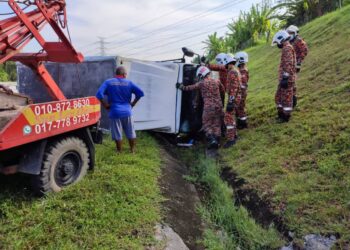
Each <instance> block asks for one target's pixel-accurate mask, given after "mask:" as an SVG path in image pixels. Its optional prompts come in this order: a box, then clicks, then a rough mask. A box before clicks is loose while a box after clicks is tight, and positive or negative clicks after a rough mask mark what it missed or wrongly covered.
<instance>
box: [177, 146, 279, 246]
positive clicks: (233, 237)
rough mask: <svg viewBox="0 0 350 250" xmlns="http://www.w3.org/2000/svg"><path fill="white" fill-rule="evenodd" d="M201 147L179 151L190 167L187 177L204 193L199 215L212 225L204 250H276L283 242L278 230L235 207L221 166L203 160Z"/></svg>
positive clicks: (206, 237) (241, 208)
mask: <svg viewBox="0 0 350 250" xmlns="http://www.w3.org/2000/svg"><path fill="white" fill-rule="evenodd" d="M201 152H202V150H197V149H194V150H187V151H182V153H181V154H180V155H181V158H182V159H183V160H184V161H185V162H186V163H187V165H188V166H191V167H190V171H191V176H190V177H188V178H189V180H192V181H193V182H195V183H197V184H200V189H203V193H205V198H204V199H205V201H204V202H203V207H201V208H200V209H199V210H200V212H201V214H202V217H203V218H204V220H205V221H206V222H207V224H209V225H211V227H209V229H208V230H207V231H206V232H205V235H204V242H203V243H204V245H205V246H206V249H238V248H240V249H251V250H254V249H259V250H262V249H277V248H278V247H280V246H282V245H283V241H282V240H281V239H280V237H279V234H278V233H277V231H276V230H275V229H274V228H273V226H271V228H268V229H264V228H262V227H261V226H260V225H258V224H257V223H256V222H255V221H254V219H252V218H251V217H250V215H249V213H248V212H247V210H246V209H245V208H244V207H235V206H234V205H233V203H234V199H235V197H234V194H233V191H232V189H231V188H229V187H228V186H227V185H226V184H225V183H224V182H223V181H222V180H221V178H220V167H219V166H218V165H217V164H216V163H215V162H214V161H213V160H210V159H203V157H202V156H201Z"/></svg>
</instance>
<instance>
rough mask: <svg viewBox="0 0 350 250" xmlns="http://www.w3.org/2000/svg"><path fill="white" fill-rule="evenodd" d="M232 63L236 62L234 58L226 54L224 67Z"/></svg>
mask: <svg viewBox="0 0 350 250" xmlns="http://www.w3.org/2000/svg"><path fill="white" fill-rule="evenodd" d="M232 62H234V63H235V62H237V60H236V58H235V56H234V55H233V54H227V55H226V58H225V65H227V64H229V63H232Z"/></svg>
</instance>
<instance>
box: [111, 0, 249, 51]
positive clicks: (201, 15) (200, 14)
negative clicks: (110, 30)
mask: <svg viewBox="0 0 350 250" xmlns="http://www.w3.org/2000/svg"><path fill="white" fill-rule="evenodd" d="M243 1H244V0H240V1H239V0H233V1H232V0H231V1H229V2H226V3H224V4H221V5H219V6H217V7H215V8H213V9H211V10H209V11H204V12H202V13H199V14H197V15H194V16H192V17H189V18H185V19H183V20H180V21H178V22H175V23H173V24H170V25H166V26H164V27H162V28H159V29H156V30H153V31H151V32H148V33H145V34H143V35H142V36H141V37H138V38H131V39H127V40H124V41H120V42H113V41H112V42H111V44H119V45H120V47H125V46H127V45H129V44H131V43H135V42H138V41H140V40H143V39H145V38H148V37H149V36H151V35H152V34H155V33H157V32H164V31H167V30H169V28H170V27H173V28H175V27H178V26H180V25H184V24H187V23H190V22H193V19H195V20H198V18H199V17H205V16H209V15H211V14H213V13H216V12H218V11H219V10H222V9H224V8H228V7H230V6H233V5H235V4H239V3H241V2H243ZM120 47H119V48H120ZM114 48H118V46H115V47H112V48H111V49H114Z"/></svg>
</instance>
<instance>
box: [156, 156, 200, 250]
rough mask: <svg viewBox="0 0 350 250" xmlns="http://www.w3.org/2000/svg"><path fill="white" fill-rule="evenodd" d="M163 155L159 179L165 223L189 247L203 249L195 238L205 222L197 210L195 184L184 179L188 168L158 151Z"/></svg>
mask: <svg viewBox="0 0 350 250" xmlns="http://www.w3.org/2000/svg"><path fill="white" fill-rule="evenodd" d="M161 154H162V158H163V168H162V178H161V179H160V180H159V182H160V186H161V190H162V194H163V196H164V197H165V198H166V199H167V200H166V201H165V202H164V203H163V207H164V210H165V218H164V220H165V223H167V224H169V225H170V226H171V227H172V228H173V229H174V231H175V232H176V233H177V234H179V235H180V237H181V238H182V239H183V241H184V242H185V244H186V245H187V246H188V247H189V248H190V249H195V250H201V249H204V247H203V246H202V244H200V243H198V240H200V239H202V235H203V231H204V225H203V224H202V220H201V217H200V215H199V214H198V213H197V212H196V209H197V206H198V204H200V199H199V197H198V193H197V191H196V188H195V187H194V185H192V184H191V183H189V182H188V181H186V180H185V179H184V176H185V175H187V174H188V173H187V168H186V167H185V166H184V165H182V164H181V163H180V162H179V161H177V160H176V159H175V158H174V157H173V156H171V155H170V154H169V153H168V152H167V151H166V150H165V149H162V150H161Z"/></svg>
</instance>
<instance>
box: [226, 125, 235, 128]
mask: <svg viewBox="0 0 350 250" xmlns="http://www.w3.org/2000/svg"><path fill="white" fill-rule="evenodd" d="M226 129H235V126H227V127H226Z"/></svg>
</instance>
